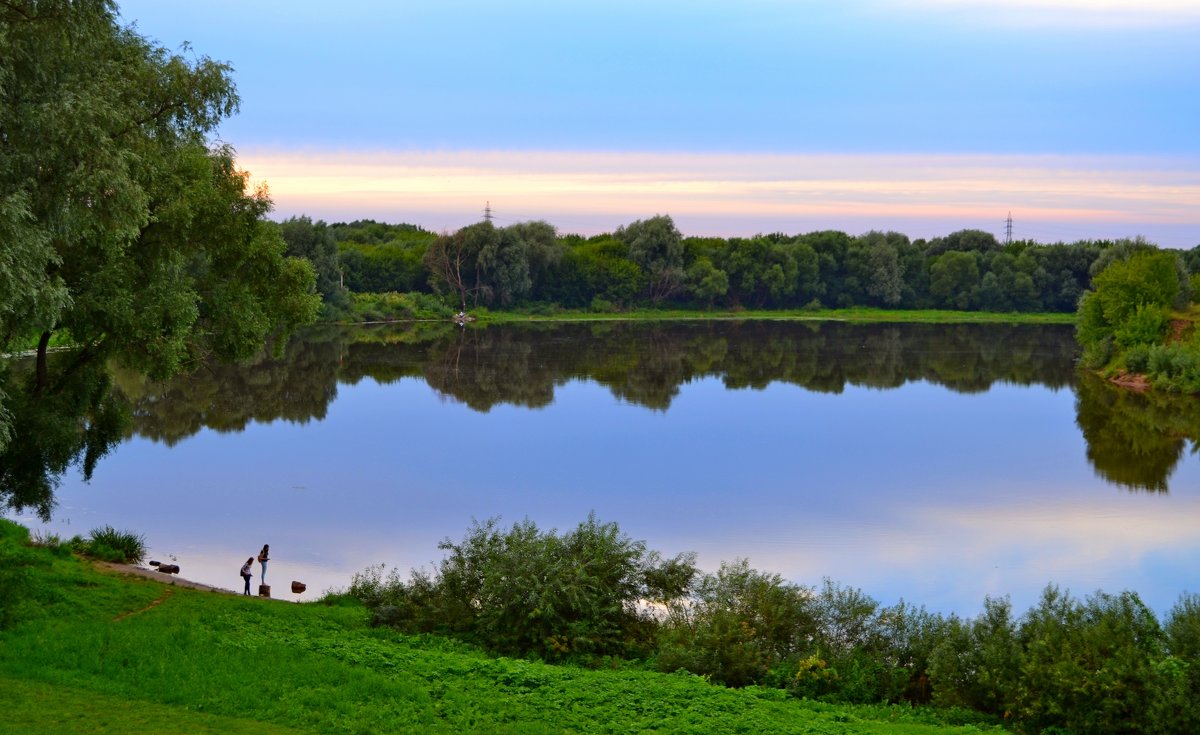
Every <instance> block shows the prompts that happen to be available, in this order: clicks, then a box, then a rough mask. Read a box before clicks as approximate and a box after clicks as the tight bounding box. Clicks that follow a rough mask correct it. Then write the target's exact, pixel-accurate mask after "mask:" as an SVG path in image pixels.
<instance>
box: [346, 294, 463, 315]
mask: <svg viewBox="0 0 1200 735" xmlns="http://www.w3.org/2000/svg"><path fill="white" fill-rule="evenodd" d="M349 308H350V313H351V314H352V315H353V317H352V318H353V319H355V320H356V321H360V322H382V321H397V320H407V319H449V318H450V317H451V316H453V315H454V309H452V308H450V307H449V306H447V305H446V304H445V303H443V302H442V300H441V299H439V298H438V297H437V296H434V295H432V294H425V293H415V292H414V293H396V292H395V291H389V292H386V293H352V294H350V307H349Z"/></svg>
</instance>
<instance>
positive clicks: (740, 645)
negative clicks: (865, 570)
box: [656, 559, 816, 686]
mask: <svg viewBox="0 0 1200 735" xmlns="http://www.w3.org/2000/svg"><path fill="white" fill-rule="evenodd" d="M815 627H816V626H815V611H814V610H813V604H812V595H811V590H808V589H806V588H804V587H799V586H796V585H793V584H788V583H786V582H784V581H783V579H782V578H781V577H780V576H779V575H777V574H764V573H762V572H757V571H755V570H753V569H751V568H750V566H749V563H748V562H747V561H746V560H745V559H739V560H737V561H734V562H733V563H731V564H730V563H723V564H721V568H720V569H719V570H718V571H717V573H716V574H706V575H704V576H703V577H702V578H701V580H700V582H699V583H698V584H697V585H696V590H695V592H694V593H693V595H692V597H691V598H690V599H688V600H686V601H683V600H681V601H679V602H677V603H676V604H674V605H672V606H671V607H670V610H669V615H668V617H667V621H666V624H665V628H664V630H663V632H662V635H661V643H660V645H659V650H658V655H657V658H656V664H657V666H658V668H659V670H660V671H674V670H676V669H679V668H684V669H687V670H688V671H690V672H692V673H693V674H701V675H704V676H708V677H711V678H712V679H713V680H714V681H717V682H720V683H723V684H727V685H729V686H746V685H748V684H755V683H759V682H762V681H764V680H765V679H766V677H767V675H768V672H770V671H771V670H772V669H773V668H776V667H779V666H780V664H785V665H784V667H783V669H782V671H777V672H776V675H775V678H776V679H777V680H779V679H786V678H788V675H789V674H790V673H791V671H790V669H789V667H787V666H786V662H788V661H789V659H793V658H795V657H796V656H797V654H799V653H800V652H801V651H802V650H804V649H806V648H807V647H808V639H809V638H811V637H812V635H813V633H814V632H815ZM797 670H798V669H797ZM777 683H780V684H783V683H786V682H784V681H778V682H777Z"/></svg>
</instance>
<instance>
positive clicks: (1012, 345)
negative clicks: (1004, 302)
mask: <svg viewBox="0 0 1200 735" xmlns="http://www.w3.org/2000/svg"><path fill="white" fill-rule="evenodd" d="M1074 350H1075V345H1074V340H1073V337H1072V333H1071V329H1070V328H1069V327H1045V326H1012V325H955V326H939V325H921V324H887V325H852V324H844V323H834V322H823V323H817V322H767V321H746V322H678V323H659V324H647V323H620V322H603V323H589V324H558V325H519V326H497V327H490V328H486V329H484V328H475V329H466V330H460V329H457V328H454V327H452V326H450V325H448V324H431V325H429V324H427V325H408V326H404V327H396V326H388V327H374V328H321V329H314V330H309V331H307V332H306V333H304V334H303V335H301V336H299V337H297V338H295V339H293V340H292V341H291V342H290V343H288V345H287V346H286V348H285V350H284V353H283V355H282V357H280V358H275V357H273V356H271V355H269V354H268V355H264V356H261V357H260V358H258V359H257V360H255V361H253V362H251V363H249V364H243V365H238V366H229V365H218V364H214V365H212V366H206V367H205V368H203V369H201V370H199V371H197V372H196V373H194V374H192V375H190V376H186V377H181V378H177V379H175V380H172V381H170V382H168V383H165V384H155V383H150V382H147V381H146V380H145V379H143V378H141V377H139V376H137V375H135V374H130V373H128V372H126V371H117V372H115V374H114V375H115V384H116V386H117V391H116V392H115V393H113V394H110V392H109V390H108V383H109V380H110V374H109V373H108V372H106V371H104V370H96V371H90V372H89V371H80V372H78V374H76V375H75V376H74V378H73V380H74V381H75V382H74V383H73V384H72V386H73V387H72V389H71V390H68V391H65V392H64V395H63V398H62V399H61V400H58V401H55V402H53V403H51V402H49V401H31V402H29V403H28V405H25V404H16V405H14V428H16V429H17V437H16V439H15V440H14V442H13V444H12V446H11V447H10V451H8V452H7V453H6V454H5V455H4V456H2V457H0V497H6V498H12V497H15V495H14V493H15V492H16V490H15V489H14V488H19V489H20V492H21V493H22V495H21V497H22V498H25V499H26V501H27V502H25V503H24V505H26V506H29V507H35V508H48V507H49V506H48V503H50V502H52V500H51V496H52V492H53V487H54V486H55V485H56V484H57V478H58V476H60V475H61V474H62V472H63V471H64V470H65V469H66V467H68V466H70V465H71V464H72V463H75V462H78V463H80V464H82V465H83V466H84V467H85V469H87V468H90V467H91V466H92V465H94V464H95V460H96V459H98V458H99V457H100V456H102V455H103V454H104V453H105V452H106V451H107V450H108V449H109V448H110V447H111V446H113V444H114V443H115V442H116V441H119V439H120V437H122V436H127V435H128V434H127V433H126V431H127V430H126V426H127V423H126V420H125V419H126V418H127V417H128V416H130V415H131V416H132V430H133V431H134V432H136V433H137V434H139V435H142V436H146V437H150V438H152V439H155V440H157V441H164V442H166V443H168V444H173V443H175V442H178V441H180V440H181V439H183V438H185V437H187V436H190V435H192V434H194V433H196V432H198V431H200V430H201V429H202V428H205V427H207V428H212V429H216V430H218V431H241V430H242V429H244V428H245V427H246V425H247V424H248V423H250V422H251V421H259V422H269V421H273V420H276V419H280V418H282V419H286V420H288V421H293V422H300V423H303V422H306V421H308V420H310V419H314V418H315V419H318V420H319V419H321V418H323V417H324V416H325V413H326V411H327V409H328V406H329V404H330V402H331V401H332V400H333V399H334V397H335V396H336V394H337V385H338V383H339V382H345V383H351V384H353V383H357V382H358V381H360V380H362V379H364V378H371V379H373V380H375V381H378V382H380V383H388V382H392V381H395V380H399V379H401V378H406V377H407V378H420V379H423V380H425V382H426V383H428V385H429V386H430V387H431V388H433V389H434V390H436V391H438V392H439V393H440V394H442V395H444V396H447V397H450V398H452V399H454V400H457V401H461V402H462V403H463V404H465V405H467V406H469V407H471V408H472V409H474V410H477V411H488V410H490V409H491V408H492V407H493V406H495V405H497V404H511V405H517V406H524V407H528V408H541V407H544V406H547V405H549V404H550V403H552V402H553V400H554V393H555V389H556V388H557V387H558V386H560V385H563V384H564V383H566V382H568V381H572V380H589V381H592V382H595V383H597V384H599V385H603V386H605V387H606V388H608V389H609V390H610V391H611V392H612V394H613V395H614V396H615V397H616V398H618V399H620V400H622V401H625V402H628V403H631V404H635V405H639V406H643V407H646V408H650V409H654V410H666V409H667V408H669V407H670V405H671V403H672V401H673V400H674V399H675V397H676V396H677V395H678V394H679V391H680V387H681V386H682V385H683V384H685V383H687V382H690V381H694V380H700V379H705V378H715V379H719V380H721V381H723V382H724V384H725V385H726V386H727V387H729V388H731V389H739V388H749V389H757V390H761V389H764V388H766V387H767V386H769V385H771V384H772V383H785V384H790V385H796V386H799V387H802V388H804V389H805V390H810V391H820V392H828V393H840V392H842V391H844V390H845V389H846V386H848V385H849V386H863V387H870V388H879V389H886V388H894V387H899V386H901V385H904V384H905V383H907V382H909V381H922V380H923V381H928V382H931V383H935V384H939V385H943V386H946V387H947V388H949V389H951V390H955V391H959V392H978V391H983V390H987V389H988V388H989V387H990V386H992V385H993V384H994V383H996V382H997V381H1002V382H1009V383H1017V384H1022V385H1028V384H1041V385H1046V386H1049V387H1051V388H1062V387H1067V386H1073V385H1075V382H1076V378H1077V374H1076V370H1075V366H1074ZM30 369H32V368H31V367H27V366H24V365H23V364H22V363H20V362H12V363H11V364H10V365H9V369H8V373H9V375H8V380H9V381H20V380H27V379H28V377H29V376H28V375H27V373H28V372H29V370H30ZM1085 378H1086V379H1085V380H1083V381H1082V383H1081V384H1080V385H1079V386H1078V387H1077V391H1078V403H1077V405H1078V422H1079V426H1080V428H1081V429H1083V434H1084V437H1085V438H1086V439H1087V441H1088V447H1089V448H1088V457H1089V458H1090V459H1091V461H1092V464H1093V465H1094V466H1095V467H1096V469H1097V471H1098V472H1099V473H1100V474H1101V476H1103V477H1105V478H1106V479H1108V480H1110V481H1112V482H1115V483H1118V484H1121V485H1124V486H1126V487H1133V488H1146V489H1152V490H1165V489H1166V488H1167V478H1168V477H1169V475H1170V473H1171V471H1172V469H1173V468H1174V467H1175V466H1176V464H1177V463H1178V461H1179V459H1180V457H1181V456H1182V453H1183V451H1184V448H1185V445H1186V442H1187V441H1188V440H1190V441H1191V442H1192V451H1196V443H1197V441H1198V437H1197V432H1198V431H1200V428H1198V427H1200V408H1197V405H1198V402H1197V401H1195V400H1190V401H1189V400H1187V399H1180V398H1179V397H1177V396H1173V397H1169V398H1166V397H1152V396H1135V395H1130V394H1128V393H1125V392H1122V391H1118V390H1116V389H1113V388H1111V387H1110V386H1107V385H1106V384H1104V383H1103V382H1102V381H1098V380H1097V379H1092V378H1090V377H1087V376H1085ZM9 385H15V383H11V382H10V383H9ZM8 392H9V393H10V394H13V395H15V394H16V393H18V391H13V390H10V391H8ZM39 478H40V479H39Z"/></svg>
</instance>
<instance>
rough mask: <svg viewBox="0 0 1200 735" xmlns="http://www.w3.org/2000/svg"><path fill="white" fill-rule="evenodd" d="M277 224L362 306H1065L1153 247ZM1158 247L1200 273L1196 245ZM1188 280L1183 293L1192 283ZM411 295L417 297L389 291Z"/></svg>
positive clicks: (658, 221)
mask: <svg viewBox="0 0 1200 735" xmlns="http://www.w3.org/2000/svg"><path fill="white" fill-rule="evenodd" d="M282 226H283V228H284V237H285V239H287V240H288V242H289V244H290V246H291V252H292V253H293V254H296V255H304V256H306V257H309V258H311V259H312V260H313V262H314V264H316V266H317V270H318V274H319V275H318V277H319V279H320V282H321V283H322V284H323V285H322V294H323V295H324V297H325V299H326V302H327V303H328V304H331V305H333V306H336V307H338V308H341V309H345V308H347V307H348V306H349V303H350V301H351V300H353V301H356V302H357V303H358V304H360V305H361V306H362V308H363V309H365V310H368V311H369V310H370V309H375V310H377V311H380V310H386V307H385V304H384V303H383V302H381V301H379V300H378V299H377V298H376V299H374V300H373V299H372V298H371V297H364V296H363V295H364V294H382V293H392V292H394V293H397V294H414V295H415V294H427V295H440V296H442V297H444V299H443V301H445V302H448V305H450V306H453V307H454V308H456V309H457V308H465V309H471V308H478V307H488V308H491V309H496V308H509V307H514V306H521V307H531V306H532V307H535V308H536V307H538V306H541V307H543V308H544V307H548V306H549V307H560V308H564V309H590V310H594V311H612V310H625V309H630V308H635V307H639V306H656V307H686V308H696V309H733V310H738V309H804V308H808V309H813V310H816V309H820V308H846V307H852V306H870V307H880V308H891V309H955V310H980V311H993V312H1012V311H1017V312H1074V311H1075V309H1076V307H1077V305H1078V303H1079V299H1080V297H1081V296H1082V295H1083V293H1084V292H1085V291H1087V290H1088V289H1089V288H1090V287H1091V282H1092V279H1093V278H1094V277H1095V276H1096V274H1097V273H1099V272H1100V271H1101V270H1103V269H1104V268H1105V267H1106V266H1107V265H1108V264H1109V263H1111V262H1113V261H1114V260H1121V259H1123V258H1124V257H1127V255H1128V253H1130V252H1132V251H1134V250H1139V249H1142V248H1147V247H1152V246H1150V245H1149V244H1148V243H1145V242H1144V241H1141V240H1116V241H1079V242H1074V243H1056V244H1052V245H1046V244H1040V243H1036V242H1030V241H1017V242H1012V243H1009V244H1002V243H1000V242H998V241H997V240H996V238H995V237H994V236H993V235H991V234H989V233H987V232H983V231H979V230H962V231H959V232H954V233H951V234H949V235H946V236H945V237H937V238H933V239H931V240H924V239H918V240H910V239H909V238H908V237H907V236H905V235H903V234H900V233H897V232H886V233H885V232H868V233H866V234H862V235H857V236H851V235H849V234H847V233H845V232H839V231H835V230H827V231H821V232H810V233H807V234H800V235H785V234H782V233H775V234H769V235H758V236H755V237H750V238H741V237H733V238H719V237H684V236H683V235H682V233H680V232H679V230H678V229H677V228H676V227H675V224H674V222H673V221H672V220H671V218H670V217H669V216H665V215H660V216H655V217H651V218H649V219H645V220H639V221H636V222H633V223H631V224H628V225H626V226H623V227H620V228H618V229H617V230H616V231H615V232H613V233H608V234H602V235H596V236H594V237H588V238H584V237H580V236H578V235H559V234H558V233H557V231H556V230H555V229H554V227H553V226H551V225H550V224H547V223H545V222H523V223H517V224H513V225H509V226H507V227H497V226H495V225H494V224H493V223H492V222H490V221H483V222H480V223H478V224H474V225H470V226H468V227H464V228H462V229H460V230H458V231H457V232H455V233H452V234H441V235H439V234H435V233H432V232H429V231H426V230H423V229H421V228H419V227H415V226H413V225H388V224H383V223H379V222H374V221H371V220H360V221H356V222H351V223H337V224H333V225H327V224H325V223H323V222H315V223H314V222H313V221H311V220H310V219H308V218H304V217H301V218H292V219H289V220H287V221H286V222H284V223H283V225H282ZM1164 252H1168V253H1171V254H1172V255H1173V256H1175V257H1177V258H1178V259H1179V262H1180V264H1181V266H1180V267H1181V268H1182V269H1184V270H1185V271H1186V272H1188V273H1190V274H1193V275H1194V274H1196V273H1200V246H1197V247H1196V248H1193V249H1192V250H1190V251H1164ZM1184 288H1185V289H1186V292H1185V293H1184V295H1183V298H1184V299H1185V300H1186V299H1187V298H1188V294H1190V290H1191V286H1190V282H1185V286H1184ZM414 303H422V302H415V301H413V300H412V299H411V298H410V299H409V300H406V301H393V304H396V305H401V304H402V305H404V306H405V307H408V308H411V307H412V306H413V304H414ZM425 303H428V302H425ZM375 316H382V314H379V313H377V314H375Z"/></svg>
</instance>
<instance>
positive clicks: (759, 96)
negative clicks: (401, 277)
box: [120, 0, 1200, 248]
mask: <svg viewBox="0 0 1200 735" xmlns="http://www.w3.org/2000/svg"><path fill="white" fill-rule="evenodd" d="M120 7H121V15H122V18H123V20H124V22H126V23H135V24H136V27H137V29H138V31H139V32H140V33H142V34H143V35H145V36H148V37H149V38H151V39H154V40H156V41H157V42H158V43H159V44H161V45H163V46H165V47H167V48H169V49H173V50H176V49H178V48H179V47H180V45H181V44H182V43H184V42H188V43H190V44H191V46H192V49H193V50H192V52H190V53H195V54H201V55H207V56H211V57H212V58H214V59H218V60H221V61H227V62H229V63H230V64H232V66H233V67H234V80H235V82H236V83H237V86H238V90H239V92H240V94H241V97H242V107H241V112H240V113H239V114H238V115H237V116H236V117H234V118H232V119H230V120H229V121H227V122H226V123H225V124H224V125H223V126H222V127H221V129H220V137H221V138H222V139H223V140H225V141H227V142H229V143H231V144H232V145H233V146H234V147H235V148H236V149H237V151H238V153H239V162H240V164H241V166H242V167H243V168H245V169H246V170H248V171H249V172H250V173H251V175H252V178H253V180H254V181H256V182H265V183H266V184H267V185H268V186H269V187H270V191H271V194H272V197H273V199H274V200H275V204H276V210H275V213H274V215H273V216H275V217H278V218H282V217H287V216H291V215H297V214H308V215H310V216H312V217H313V218H315V219H325V220H327V221H331V222H332V221H341V220H351V219H359V218H370V219H377V220H382V221H388V222H410V223H413V224H417V225H421V226H423V227H426V228H428V229H432V230H435V231H440V230H454V229H457V228H458V227H461V226H463V225H466V224H470V223H472V222H474V221H477V220H478V219H479V218H480V217H481V215H482V210H483V207H484V205H485V203H487V202H490V204H491V207H492V209H493V210H494V212H495V214H496V219H497V221H498V222H499V223H500V224H508V223H510V222H515V221H521V220H527V219H545V220H547V221H549V222H551V223H552V224H554V225H556V226H557V227H558V228H559V230H560V231H562V232H579V233H582V234H593V233H596V232H606V231H611V230H613V229H615V228H616V227H618V226H619V225H622V224H627V223H629V222H631V221H633V220H635V219H642V218H645V217H649V216H653V215H655V214H660V213H661V214H670V215H672V216H673V217H674V218H675V221H676V224H677V225H678V226H679V228H680V229H681V230H682V231H683V233H684V234H685V235H721V236H730V235H751V234H754V233H757V232H776V231H782V232H786V233H800V232H807V231H811V230H815V229H841V230H845V231H847V232H850V233H851V234H858V233H861V232H865V231H867V230H870V229H891V230H898V231H900V232H904V233H906V234H908V235H910V236H911V237H914V238H916V237H931V236H937V235H944V234H947V233H949V232H952V231H954V230H958V229H963V228H978V229H983V230H987V231H990V232H993V233H995V234H997V236H1003V234H1004V227H1005V223H1004V220H1005V217H1006V216H1007V215H1008V213H1009V212H1010V211H1011V212H1012V218H1013V235H1014V237H1015V238H1031V239H1036V240H1039V241H1042V242H1054V241H1058V240H1065V241H1070V240H1074V239H1080V238H1113V237H1126V236H1133V235H1138V234H1141V235H1144V236H1146V237H1147V238H1149V239H1150V240H1152V241H1154V242H1157V243H1159V244H1160V245H1164V246H1168V247H1176V248H1191V247H1193V246H1196V245H1198V244H1200V2H1197V1H1196V0H1128V1H1121V0H1094V1H1091V2H1089V1H1087V0H906V1H901V0H838V1H831V2H825V1H823V0H818V1H815V2H801V1H800V0H741V1H740V2H714V1H712V0H688V1H687V2H674V1H672V2H660V1H656V0H641V1H640V2H631V1H629V0H605V1H604V2H593V1H592V0H578V1H576V2H562V1H558V2H538V1H529V0H514V1H512V2H506V3H497V2H482V1H480V0H439V1H438V2H420V3H415V2H407V1H402V2H386V3H385V2H377V3H376V2H360V1H357V0H343V2H340V3H332V4H331V3H313V2H308V1H307V0H289V1H288V2H280V1H278V0H258V1H256V2H253V3H244V2H230V1H229V0H210V1H207V2H203V3H178V2H164V1H163V0H138V1H136V2H128V1H127V2H122V3H121V4H120Z"/></svg>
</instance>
